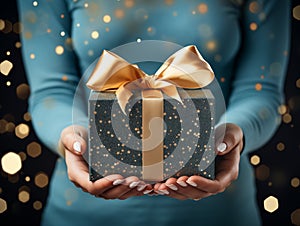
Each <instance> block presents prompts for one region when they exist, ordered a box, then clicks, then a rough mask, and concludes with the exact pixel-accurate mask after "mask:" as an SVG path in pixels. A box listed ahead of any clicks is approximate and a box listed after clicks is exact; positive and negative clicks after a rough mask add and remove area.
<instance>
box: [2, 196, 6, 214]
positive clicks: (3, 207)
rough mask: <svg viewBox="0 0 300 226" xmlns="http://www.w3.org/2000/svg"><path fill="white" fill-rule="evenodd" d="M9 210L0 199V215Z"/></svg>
mask: <svg viewBox="0 0 300 226" xmlns="http://www.w3.org/2000/svg"><path fill="white" fill-rule="evenodd" d="M6 210H7V204H6V201H5V200H4V199H1V198H0V214H1V213H3V212H4V211H6Z"/></svg>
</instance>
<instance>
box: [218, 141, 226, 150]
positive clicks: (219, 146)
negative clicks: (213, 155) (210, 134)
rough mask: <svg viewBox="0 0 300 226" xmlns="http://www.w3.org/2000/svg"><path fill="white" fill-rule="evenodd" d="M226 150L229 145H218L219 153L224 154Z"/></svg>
mask: <svg viewBox="0 0 300 226" xmlns="http://www.w3.org/2000/svg"><path fill="white" fill-rule="evenodd" d="M226 148H227V145H226V144H225V143H221V144H219V145H218V147H217V150H218V151H219V152H224V151H225V150H226Z"/></svg>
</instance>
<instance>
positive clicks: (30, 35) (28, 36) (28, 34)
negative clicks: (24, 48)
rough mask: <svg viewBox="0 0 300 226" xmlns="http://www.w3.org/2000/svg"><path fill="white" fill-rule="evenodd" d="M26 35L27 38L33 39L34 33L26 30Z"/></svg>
mask: <svg viewBox="0 0 300 226" xmlns="http://www.w3.org/2000/svg"><path fill="white" fill-rule="evenodd" d="M24 37H25V38H26V39H31V38H32V33H31V32H29V31H26V32H25V33H24Z"/></svg>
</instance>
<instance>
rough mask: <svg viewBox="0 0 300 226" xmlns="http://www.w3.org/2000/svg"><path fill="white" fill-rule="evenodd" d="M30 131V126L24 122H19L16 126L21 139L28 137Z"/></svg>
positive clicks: (16, 132)
mask: <svg viewBox="0 0 300 226" xmlns="http://www.w3.org/2000/svg"><path fill="white" fill-rule="evenodd" d="M29 131H30V129H29V126H28V125H26V124H24V123H21V124H19V125H18V126H17V127H16V128H15V134H16V136H17V137H19V138H20V139H23V138H25V137H27V136H28V135H29Z"/></svg>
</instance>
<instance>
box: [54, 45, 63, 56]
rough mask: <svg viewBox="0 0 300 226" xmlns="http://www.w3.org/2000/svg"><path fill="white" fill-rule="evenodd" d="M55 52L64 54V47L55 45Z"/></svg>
mask: <svg viewBox="0 0 300 226" xmlns="http://www.w3.org/2000/svg"><path fill="white" fill-rule="evenodd" d="M55 52H56V54H57V55H62V54H63V53H64V47H62V46H56V47H55Z"/></svg>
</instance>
